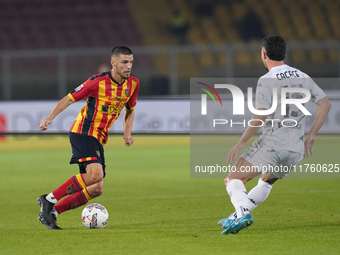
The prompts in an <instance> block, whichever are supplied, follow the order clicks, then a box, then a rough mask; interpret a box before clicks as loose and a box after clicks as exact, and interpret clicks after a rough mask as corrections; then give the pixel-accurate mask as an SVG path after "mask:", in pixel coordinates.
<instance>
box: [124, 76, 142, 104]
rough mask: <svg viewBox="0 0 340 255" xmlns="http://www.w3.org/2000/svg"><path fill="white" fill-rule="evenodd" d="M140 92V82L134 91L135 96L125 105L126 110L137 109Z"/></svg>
mask: <svg viewBox="0 0 340 255" xmlns="http://www.w3.org/2000/svg"><path fill="white" fill-rule="evenodd" d="M138 91H139V80H138V81H137V82H136V88H135V90H134V91H133V94H132V95H131V97H130V99H129V101H128V102H127V103H126V105H125V107H126V109H128V110H133V109H135V107H136V104H137V96H138Z"/></svg>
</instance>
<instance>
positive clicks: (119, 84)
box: [109, 71, 126, 86]
mask: <svg viewBox="0 0 340 255" xmlns="http://www.w3.org/2000/svg"><path fill="white" fill-rule="evenodd" d="M109 75H110V79H111V80H112V81H113V82H114V83H115V84H117V85H118V86H122V85H123V84H124V82H125V80H126V79H124V80H123V81H122V82H121V83H119V82H118V81H116V80H115V79H114V78H113V77H112V74H111V71H110V72H109Z"/></svg>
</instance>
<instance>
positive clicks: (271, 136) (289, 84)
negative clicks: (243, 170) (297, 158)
mask: <svg viewBox="0 0 340 255" xmlns="http://www.w3.org/2000/svg"><path fill="white" fill-rule="evenodd" d="M273 88H276V89H277V108H276V110H275V111H274V112H273V113H272V114H270V115H269V116H268V118H267V121H266V123H265V125H264V126H263V127H262V135H261V136H260V137H259V139H260V140H262V141H263V143H264V144H266V145H267V146H269V147H272V148H274V149H275V148H276V149H284V150H288V151H294V152H299V153H301V154H303V151H304V132H305V125H306V115H305V114H304V113H303V112H302V111H301V110H300V109H299V108H298V107H297V106H296V105H295V104H286V106H285V108H286V114H285V115H282V114H281V89H282V88H303V89H307V90H308V91H309V92H310V94H311V101H312V102H314V103H316V102H317V101H319V100H320V99H322V98H323V97H325V96H326V95H325V93H324V92H323V91H322V89H321V88H320V87H319V86H318V85H317V84H316V83H315V82H314V81H313V80H312V79H311V78H310V77H309V76H308V75H307V74H305V73H303V72H301V71H300V70H298V69H296V68H293V67H290V66H288V65H281V66H276V67H273V68H272V69H271V70H270V71H269V72H268V73H267V74H265V75H263V76H262V77H261V78H260V79H259V80H258V83H257V89H256V109H260V108H264V109H271V107H272V104H273ZM284 96H285V97H286V98H289V99H299V98H300V99H301V98H304V97H306V95H305V94H304V93H298V92H291V93H285V95H284Z"/></svg>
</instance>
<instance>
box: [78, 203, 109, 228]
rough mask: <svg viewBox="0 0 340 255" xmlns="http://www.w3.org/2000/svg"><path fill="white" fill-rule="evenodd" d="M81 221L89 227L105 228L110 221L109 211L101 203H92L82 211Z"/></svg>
mask: <svg viewBox="0 0 340 255" xmlns="http://www.w3.org/2000/svg"><path fill="white" fill-rule="evenodd" d="M81 221H82V222H83V224H84V226H85V227H87V228H103V227H105V226H106V224H107V222H108V221H109V213H108V212H107V210H106V208H105V207H104V206H102V205H101V204H90V205H88V206H86V207H85V208H84V210H83V212H82V213H81Z"/></svg>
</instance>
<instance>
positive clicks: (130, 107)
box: [123, 80, 139, 146]
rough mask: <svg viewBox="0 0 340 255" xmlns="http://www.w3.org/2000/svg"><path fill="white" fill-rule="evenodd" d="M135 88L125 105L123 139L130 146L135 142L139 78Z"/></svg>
mask: <svg viewBox="0 0 340 255" xmlns="http://www.w3.org/2000/svg"><path fill="white" fill-rule="evenodd" d="M135 86H136V87H135V89H134V91H133V94H132V95H131V97H130V99H129V101H128V102H127V103H126V105H125V115H124V119H123V126H124V136H123V139H124V141H125V145H126V146H130V145H132V144H133V137H132V136H131V132H132V126H133V120H134V118H135V111H134V109H135V107H136V104H137V96H138V92H139V80H137V82H136V83H135Z"/></svg>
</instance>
